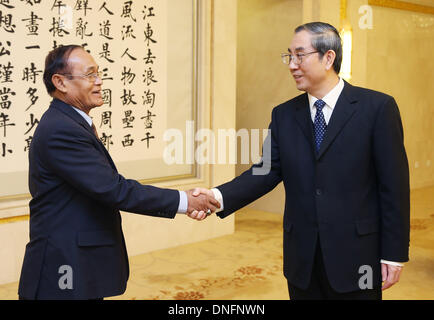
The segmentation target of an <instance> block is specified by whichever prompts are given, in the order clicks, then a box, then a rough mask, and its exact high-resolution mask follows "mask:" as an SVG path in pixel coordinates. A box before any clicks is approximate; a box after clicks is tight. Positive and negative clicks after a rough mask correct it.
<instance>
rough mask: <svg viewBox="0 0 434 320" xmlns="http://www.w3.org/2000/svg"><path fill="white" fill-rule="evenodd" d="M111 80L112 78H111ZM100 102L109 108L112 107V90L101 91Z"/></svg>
mask: <svg viewBox="0 0 434 320" xmlns="http://www.w3.org/2000/svg"><path fill="white" fill-rule="evenodd" d="M112 80H113V78H112ZM102 101H103V102H104V104H108V106H109V107H111V106H112V90H111V89H103V90H102Z"/></svg>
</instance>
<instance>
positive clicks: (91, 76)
mask: <svg viewBox="0 0 434 320" xmlns="http://www.w3.org/2000/svg"><path fill="white" fill-rule="evenodd" d="M60 74H61V75H64V76H67V77H70V78H74V77H78V78H86V79H87V80H88V81H90V82H95V81H96V79H98V78H99V79H102V74H103V73H102V71H98V72H94V73H89V74H69V73H60Z"/></svg>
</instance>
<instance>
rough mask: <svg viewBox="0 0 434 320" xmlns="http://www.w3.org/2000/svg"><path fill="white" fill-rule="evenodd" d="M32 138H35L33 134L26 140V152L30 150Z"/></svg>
mask: <svg viewBox="0 0 434 320" xmlns="http://www.w3.org/2000/svg"><path fill="white" fill-rule="evenodd" d="M32 140H33V137H32V136H29V137H28V138H27V139H25V140H24V141H25V142H26V146H25V147H24V152H26V151H29V149H30V144H31V143H32Z"/></svg>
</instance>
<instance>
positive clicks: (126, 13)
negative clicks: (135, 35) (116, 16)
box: [121, 1, 136, 22]
mask: <svg viewBox="0 0 434 320" xmlns="http://www.w3.org/2000/svg"><path fill="white" fill-rule="evenodd" d="M132 4H133V2H132V1H125V2H124V6H123V8H122V14H121V18H131V19H132V20H133V21H134V22H136V19H135V18H134V17H133V16H132V15H131V6H132Z"/></svg>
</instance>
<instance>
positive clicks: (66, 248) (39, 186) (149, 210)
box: [18, 45, 219, 299]
mask: <svg viewBox="0 0 434 320" xmlns="http://www.w3.org/2000/svg"><path fill="white" fill-rule="evenodd" d="M44 83H45V85H46V87H47V91H48V93H49V94H50V95H51V96H52V97H53V101H52V103H51V105H50V107H49V109H48V110H47V111H46V112H45V113H44V115H43V116H42V118H41V120H40V122H39V125H38V127H37V129H36V131H35V134H34V136H33V140H32V143H31V146H30V153H29V188H30V193H31V195H32V200H31V201H30V242H29V243H28V244H27V246H26V251H25V256H24V261H23V266H22V271H21V277H20V283H19V289H18V294H19V297H20V299H101V298H104V297H109V296H115V295H120V294H122V293H123V292H124V291H125V289H126V284H127V280H128V276H129V266H128V255H127V250H126V247H125V241H124V236H123V233H122V227H121V215H120V213H119V210H122V211H128V212H133V213H138V214H143V215H149V216H154V217H161V218H170V219H173V218H174V217H175V215H176V213H177V212H186V211H187V212H191V211H193V209H198V210H202V211H207V210H208V209H211V210H215V209H216V208H217V207H219V204H218V202H216V200H215V199H214V198H213V197H209V196H206V197H202V198H195V197H193V196H192V190H189V191H187V192H184V191H178V190H171V189H161V188H156V187H153V186H145V185H142V184H140V183H138V182H137V181H135V180H129V179H125V178H124V177H123V176H121V175H120V174H119V173H118V172H117V170H116V167H115V164H114V163H113V161H112V159H111V157H110V155H109V154H108V152H107V150H106V149H105V148H104V145H103V144H102V143H101V141H100V140H99V138H98V135H97V133H96V129H95V126H94V124H93V123H92V119H91V118H90V116H89V111H90V110H92V109H93V108H95V107H99V106H101V105H102V104H103V100H102V96H101V86H102V80H101V74H100V72H99V71H98V65H97V64H96V62H95V61H94V59H93V58H92V56H91V55H90V54H89V53H87V52H86V51H85V50H84V49H83V48H82V47H80V46H74V45H71V46H63V47H59V48H57V49H55V50H53V51H52V52H50V53H49V54H48V56H47V58H46V61H45V72H44Z"/></svg>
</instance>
